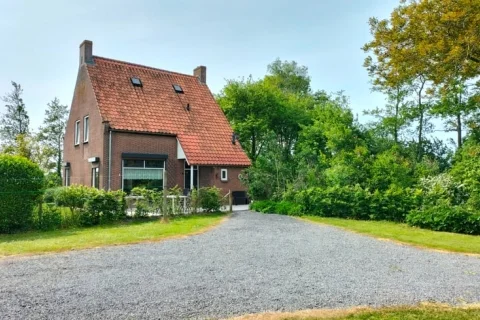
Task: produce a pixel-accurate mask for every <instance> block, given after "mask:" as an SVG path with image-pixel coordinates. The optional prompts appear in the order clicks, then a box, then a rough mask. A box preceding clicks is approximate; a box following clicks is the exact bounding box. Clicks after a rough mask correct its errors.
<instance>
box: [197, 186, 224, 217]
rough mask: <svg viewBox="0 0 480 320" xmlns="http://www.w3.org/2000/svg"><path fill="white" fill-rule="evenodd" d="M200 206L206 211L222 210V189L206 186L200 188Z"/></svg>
mask: <svg viewBox="0 0 480 320" xmlns="http://www.w3.org/2000/svg"><path fill="white" fill-rule="evenodd" d="M198 198H199V203H200V207H201V208H202V209H203V211H204V212H216V211H220V207H221V206H222V202H221V200H222V199H221V195H220V189H219V188H217V187H204V188H200V190H198Z"/></svg>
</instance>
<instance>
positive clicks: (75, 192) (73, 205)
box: [55, 185, 99, 213]
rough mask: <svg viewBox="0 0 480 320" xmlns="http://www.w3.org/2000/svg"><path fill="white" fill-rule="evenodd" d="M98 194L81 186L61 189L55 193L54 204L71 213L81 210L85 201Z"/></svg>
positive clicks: (89, 188) (97, 191)
mask: <svg viewBox="0 0 480 320" xmlns="http://www.w3.org/2000/svg"><path fill="white" fill-rule="evenodd" d="M98 193H99V190H98V189H95V188H91V187H86V186H82V185H72V186H69V187H63V188H59V189H58V190H57V191H56V192H55V203H56V204H57V205H58V206H61V207H68V208H70V210H71V211H72V213H73V212H75V210H76V209H83V207H84V206H85V203H86V202H87V200H88V199H89V198H91V197H92V196H94V195H96V194H98Z"/></svg>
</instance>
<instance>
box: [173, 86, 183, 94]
mask: <svg viewBox="0 0 480 320" xmlns="http://www.w3.org/2000/svg"><path fill="white" fill-rule="evenodd" d="M173 89H174V90H175V92H176V93H183V89H182V87H180V86H179V85H178V84H174V85H173Z"/></svg>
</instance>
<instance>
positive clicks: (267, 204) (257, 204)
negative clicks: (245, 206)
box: [250, 200, 277, 213]
mask: <svg viewBox="0 0 480 320" xmlns="http://www.w3.org/2000/svg"><path fill="white" fill-rule="evenodd" d="M276 206H277V203H276V202H275V201H271V200H256V201H253V202H252V203H250V209H252V210H254V211H257V212H263V213H275V210H276Z"/></svg>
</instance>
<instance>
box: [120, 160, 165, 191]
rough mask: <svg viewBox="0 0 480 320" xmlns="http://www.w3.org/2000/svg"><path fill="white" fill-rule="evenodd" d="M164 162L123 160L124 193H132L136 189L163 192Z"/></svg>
mask: <svg viewBox="0 0 480 320" xmlns="http://www.w3.org/2000/svg"><path fill="white" fill-rule="evenodd" d="M164 172H165V161H164V160H138V159H124V160H123V175H122V176H123V191H125V192H127V193H130V192H131V191H132V189H133V188H135V187H144V188H147V189H157V190H163V174H164Z"/></svg>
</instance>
